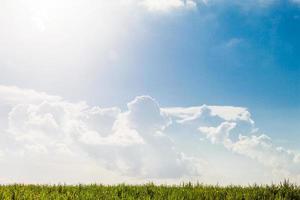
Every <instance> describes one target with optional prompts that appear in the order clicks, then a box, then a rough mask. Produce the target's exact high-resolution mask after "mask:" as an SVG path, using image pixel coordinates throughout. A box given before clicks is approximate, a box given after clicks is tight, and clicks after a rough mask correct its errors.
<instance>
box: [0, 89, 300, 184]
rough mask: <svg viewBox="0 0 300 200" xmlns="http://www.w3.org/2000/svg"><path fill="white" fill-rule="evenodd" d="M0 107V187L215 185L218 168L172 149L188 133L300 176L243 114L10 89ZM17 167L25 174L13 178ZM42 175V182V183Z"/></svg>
mask: <svg viewBox="0 0 300 200" xmlns="http://www.w3.org/2000/svg"><path fill="white" fill-rule="evenodd" d="M0 104H1V105H2V106H4V107H7V108H8V109H3V110H1V111H0V112H1V113H0V114H1V116H6V118H7V123H6V126H5V127H4V128H3V127H0V128H1V129H0V164H1V166H3V171H2V172H0V176H3V177H5V180H11V181H17V182H20V181H25V182H29V181H31V182H37V181H39V182H41V183H45V182H47V181H52V182H74V181H75V182H76V180H77V182H84V181H97V177H98V178H99V177H101V180H102V181H105V182H106V183H115V182H119V181H127V182H129V181H146V180H151V181H153V180H157V181H163V180H165V181H167V180H168V181H172V182H174V181H180V180H197V181H199V180H200V181H201V180H202V181H208V182H209V181H212V180H215V181H216V182H220V181H219V179H220V177H222V176H224V174H219V175H218V177H216V173H217V171H220V168H219V167H220V166H212V163H210V162H209V161H208V160H207V159H205V158H204V157H203V155H202V153H201V152H194V153H192V154H191V153H186V152H185V148H183V149H182V148H181V147H180V145H179V143H178V140H177V142H175V140H176V137H177V136H176V135H178V134H179V133H184V134H185V135H184V138H185V140H186V141H189V142H188V143H189V144H191V142H192V141H190V140H193V135H192V134H193V131H195V132H198V133H199V132H200V133H201V134H202V135H203V136H205V138H207V140H208V141H210V142H211V143H213V144H215V145H217V144H222V145H224V147H225V148H226V149H228V150H229V151H228V153H230V152H231V153H232V152H233V153H235V154H238V155H242V156H245V157H246V158H250V159H252V160H253V161H255V162H257V163H259V165H262V166H264V167H266V168H267V169H269V170H271V172H272V173H273V177H280V178H291V180H297V178H299V175H300V171H299V169H300V168H299V165H300V155H299V154H296V153H294V152H292V151H290V150H287V149H284V148H282V147H276V146H275V145H274V144H273V143H272V140H271V139H270V138H268V137H267V136H265V135H258V136H257V129H256V128H255V125H254V121H253V120H252V119H251V115H250V112H249V111H248V110H247V109H246V108H242V107H231V106H207V105H202V106H198V107H187V108H183V107H175V108H161V107H160V106H159V104H158V102H157V101H156V100H155V99H153V98H152V97H150V96H139V97H136V98H135V99H134V100H132V101H131V102H129V103H128V104H127V109H126V110H125V111H123V110H121V109H120V108H118V107H111V108H101V107H97V106H96V107H91V106H89V105H87V104H86V103H84V102H79V103H72V102H68V101H66V100H64V99H63V98H62V97H58V96H51V95H48V94H46V93H40V92H36V91H34V90H26V89H20V88H17V87H9V86H0ZM5 111H7V112H6V113H5ZM181 131H182V132H181ZM198 138H199V137H198ZM179 142H180V141H179ZM202 143H203V141H202ZM199 145H201V142H200V140H199ZM187 148H188V149H190V150H193V149H194V147H187ZM207 156H212V155H207ZM210 159H218V158H217V157H216V158H210ZM17 165H18V166H20V165H21V166H23V167H22V169H24V170H19V171H18V173H16V174H15V173H14V171H12V170H13V169H14V166H17ZM82 169H84V170H82ZM15 170H17V169H15ZM74 170H78V172H76V173H77V174H76V176H74V173H75V172H74ZM240 170H242V169H240ZM221 171H222V170H221ZM242 171H243V170H242ZM1 173H3V174H1ZM43 173H44V174H45V173H47V174H48V176H46V177H44V178H42V177H43V176H42V174H43ZM57 173H58V174H60V173H63V174H61V176H59V175H58V174H57ZM232 173H233V174H234V173H235V171H234V170H233V171H232ZM244 173H247V172H246V171H244ZM106 175H107V176H106ZM24 177H25V180H24ZM90 177H95V179H91V178H90ZM112 177H113V178H112ZM125 177H126V178H125ZM295 177H296V178H295ZM122 178H123V179H122ZM293 178H294V179H293ZM228 182H230V180H228Z"/></svg>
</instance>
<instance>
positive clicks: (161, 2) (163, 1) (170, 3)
mask: <svg viewBox="0 0 300 200" xmlns="http://www.w3.org/2000/svg"><path fill="white" fill-rule="evenodd" d="M140 5H142V6H144V7H146V8H147V9H148V10H150V11H162V12H166V11H169V10H173V9H182V8H185V9H194V8H196V7H197V3H196V2H195V1H194V0H142V1H140Z"/></svg>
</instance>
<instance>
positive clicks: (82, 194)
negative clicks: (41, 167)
mask: <svg viewBox="0 0 300 200" xmlns="http://www.w3.org/2000/svg"><path fill="white" fill-rule="evenodd" d="M0 199H24V200H25V199H162V200H167V199H211V200H214V199H251V200H252V199H300V187H299V186H296V185H293V184H288V183H283V184H280V185H270V186H256V185H253V186H247V187H241V186H226V187H220V186H205V185H201V184H197V185H192V184H183V185H180V186H156V185H154V184H147V185H139V186H129V185H116V186H104V185H77V186H67V185H56V186H47V185H6V186H4V185H3V186H0Z"/></svg>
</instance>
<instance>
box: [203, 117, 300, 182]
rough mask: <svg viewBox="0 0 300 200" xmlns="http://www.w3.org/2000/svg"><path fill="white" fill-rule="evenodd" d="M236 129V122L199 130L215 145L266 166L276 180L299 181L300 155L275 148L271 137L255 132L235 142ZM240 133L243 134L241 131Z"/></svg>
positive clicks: (240, 136)
mask: <svg viewBox="0 0 300 200" xmlns="http://www.w3.org/2000/svg"><path fill="white" fill-rule="evenodd" d="M236 128H237V123H236V122H222V123H221V124H220V125H218V126H216V127H199V129H198V130H199V131H200V133H201V134H204V135H205V136H206V138H207V139H209V140H210V141H211V142H212V143H213V144H223V145H224V147H225V148H227V149H228V150H230V151H232V152H234V153H237V154H240V155H243V156H246V157H249V158H251V159H253V160H256V161H258V162H259V163H261V164H262V165H264V166H266V167H267V168H268V169H270V170H271V171H272V173H273V175H274V177H275V178H274V179H277V180H282V179H284V178H289V179H290V180H293V181H298V180H299V177H300V162H299V156H300V154H297V153H295V152H293V151H291V150H288V149H285V148H283V147H277V146H275V145H274V144H273V142H272V140H271V138H270V137H268V136H266V135H264V134H263V135H257V132H255V130H254V131H253V133H251V132H250V133H247V134H251V135H249V136H247V135H242V134H240V135H239V137H238V139H237V140H234V139H233V138H232V135H231V134H232V133H233V131H234V129H236ZM239 132H240V133H241V131H239ZM254 133H256V134H254Z"/></svg>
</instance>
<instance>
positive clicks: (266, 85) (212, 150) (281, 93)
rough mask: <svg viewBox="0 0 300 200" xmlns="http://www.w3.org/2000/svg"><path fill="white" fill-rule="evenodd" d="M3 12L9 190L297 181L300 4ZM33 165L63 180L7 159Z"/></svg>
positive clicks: (0, 126) (2, 91) (66, 5)
mask: <svg viewBox="0 0 300 200" xmlns="http://www.w3.org/2000/svg"><path fill="white" fill-rule="evenodd" d="M0 13H1V14H0V27H1V29H2V30H5V31H3V32H1V33H0V44H1V47H0V53H1V54H0V70H1V72H2V73H0V119H1V123H0V132H1V133H4V134H2V136H3V137H4V135H10V136H9V137H8V138H9V139H8V138H6V136H5V138H2V141H5V142H2V143H1V142H0V145H1V146H0V162H1V155H4V157H3V158H2V161H6V163H8V164H7V166H6V167H7V168H5V169H3V173H6V174H9V176H6V177H5V178H6V180H7V182H16V181H17V182H19V181H20V180H21V181H22V180H23V181H24V180H25V182H26V181H27V182H43V183H44V182H62V181H66V182H72V183H73V182H81V181H82V182H89V181H97V179H91V176H93V177H96V178H97V177H102V176H104V175H103V174H106V176H104V177H106V178H104V179H105V182H108V183H115V182H120V181H123V182H124V181H125V182H140V181H145V180H155V181H170V179H171V180H172V181H171V182H174V181H175V182H176V181H177V182H178V181H179V180H182V179H179V178H183V180H199V177H201V178H200V180H202V181H204V182H208V183H216V182H220V183H225V184H227V183H249V182H270V181H273V180H275V181H276V180H279V179H280V178H283V177H284V178H286V177H294V179H293V180H295V181H296V182H298V181H299V180H300V172H299V170H298V169H299V166H300V164H299V163H300V156H299V152H300V148H299V144H298V142H297V141H299V140H300V136H299V130H300V124H299V121H300V78H299V77H300V58H299V56H298V55H299V53H298V52H299V51H300V39H299V35H300V2H299V1H297V0H288V1H280V0H278V1H276V0H254V1H250V0H245V1H230V2H228V1H223V0H206V1H204V0H203V1H200V0H186V1H183V0H153V1H149V0H127V1H125V0H113V1H111V2H106V1H95V0H89V1H83V0H78V1H76V2H74V1H71V0H63V1H58V0H54V1H52V2H47V1H46V0H42V1H37V0H31V1H26V2H23V1H20V0H15V1H6V0H4V1H3V2H1V3H0ZM53 95H56V96H53ZM141 95H144V96H141ZM78 102H85V103H81V104H80V103H79V104H78ZM206 105H208V106H206ZM98 106H99V107H98ZM210 106H212V107H210ZM213 106H219V107H213ZM225 106H230V107H225ZM112 107H113V108H112ZM174 107H180V108H174ZM106 108H107V109H106ZM41 113H42V114H41ZM98 115H99V116H98ZM94 117H95V119H94ZM88 119H89V120H90V121H89V120H88ZM121 130H124V131H123V132H122V131H121ZM77 131H78V133H77ZM53 132H57V133H59V134H61V135H60V136H56V135H55V136H53V135H52V134H53ZM154 133H155V134H154ZM76 134H77V135H76ZM151 134H153V135H151ZM156 134H158V135H160V134H161V135H160V136H157V135H156ZM62 135H63V136H62ZM149 135H151V136H149ZM228 135H230V136H232V137H229V136H228ZM238 135H241V137H240V138H238ZM265 135H267V136H268V137H267V136H265ZM2 136H0V137H2ZM160 137H161V138H160ZM169 137H170V141H169ZM124 138H125V139H124ZM47 140H51V141H52V142H51V144H47V143H44V141H47ZM172 142H174V143H172ZM14 145H15V146H14ZM128 145H129V146H130V145H132V146H130V147H128V148H127V146H128ZM143 145H145V146H143ZM156 145H158V147H157V150H156V149H151V148H152V147H156ZM16 146H18V148H17V147H16ZM62 146H63V147H64V148H63V150H61V149H60V148H62ZM124 146H126V148H125V150H124V152H123V151H122V148H123V147H124ZM1 147H2V148H1ZM173 147H175V148H177V149H178V151H176V152H173ZM279 147H280V148H279ZM140 148H141V149H140ZM281 148H282V149H283V150H281ZM53 149H59V150H61V151H59V152H57V151H56V150H55V151H54V150H53ZM171 149H172V150H171ZM62 151H63V152H64V153H65V152H69V153H70V154H71V155H72V156H75V157H76V159H78V162H79V161H82V162H83V163H85V162H86V163H88V164H89V166H90V167H87V166H85V165H83V166H82V164H78V163H77V164H76V166H75V167H74V168H72V169H70V167H71V166H68V165H64V164H63V163H62V162H61V160H64V159H66V160H67V159H69V160H70V162H73V160H72V159H74V157H72V156H70V155H69V154H68V155H65V154H64V153H61V152H62ZM133 151H134V153H133ZM156 151H157V152H156ZM160 151H161V152H160ZM290 151H291V152H294V153H290ZM16 152H18V153H19V152H28V156H26V158H27V157H28V160H27V159H24V158H16V157H15V155H19V154H18V153H16ZM37 152H38V153H37ZM99 152H107V153H111V152H115V154H116V155H115V157H114V156H112V157H113V158H107V157H106V155H105V154H101V153H99ZM136 152H138V154H136ZM43 153H44V154H43ZM181 153H182V154H181ZM40 154H41V155H43V156H44V158H45V159H46V161H45V163H47V162H50V161H53V159H54V160H55V162H57V165H58V166H61V167H62V168H63V169H66V170H67V171H68V170H69V171H70V173H66V174H65V176H62V177H61V179H60V177H59V176H58V175H57V177H55V176H54V177H50V176H49V177H46V178H45V179H43V178H35V177H38V174H37V173H41V174H42V172H44V171H43V170H45V171H49V170H51V169H52V168H51V167H49V166H51V165H47V164H45V166H43V167H41V171H39V172H36V171H34V170H32V171H30V170H29V171H25V172H20V173H19V174H18V175H17V176H14V175H10V174H13V173H12V171H11V166H10V162H8V160H9V161H11V162H12V163H13V164H14V163H17V160H18V159H20V160H22V159H24V161H23V160H22V161H23V165H24V168H25V169H26V167H28V168H33V169H34V166H32V164H31V163H35V162H32V161H30V159H33V160H37V159H38V158H39V156H41V155H40ZM45 154H47V155H48V154H49V155H56V156H57V157H55V158H53V157H51V156H48V157H47V156H45ZM161 154H162V155H161ZM276 154H280V155H281V154H282V156H281V157H280V158H279V157H276ZM86 155H88V156H87V157H85V156H86ZM120 155H122V156H121V158H122V159H121V158H120V157H119V156H120ZM145 155H146V156H149V157H152V158H153V159H154V160H155V162H154V163H159V162H161V164H158V165H157V166H153V167H151V163H147V162H146V163H144V162H145V161H144V160H143V159H142V158H143V156H145ZM163 155H166V157H170V159H166V161H165V162H163V161H164V159H165V158H164V157H163ZM178 155H185V156H183V157H180V156H179V157H180V159H179V158H178ZM43 156H42V157H43ZM189 156H191V157H189ZM133 157H135V158H134V159H133ZM136 157H138V158H141V159H140V160H139V159H137V160H136ZM269 157H271V158H272V159H271V160H270V161H268V159H267V158H269ZM173 158H174V159H173ZM56 159H57V160H56ZM60 159H61V160H60ZM172 159H173V160H172ZM178 159H179V160H181V161H182V163H183V164H182V165H181V164H180V165H178V166H177V164H178V163H177V164H174V162H175V161H174V160H178ZM191 160H192V161H193V162H191ZM224 160H231V161H232V165H231V164H228V165H227V166H226V167H224V168H218V167H217V166H219V165H220V163H223V161H224ZM265 160H267V161H265ZM274 160H275V161H276V163H277V164H278V163H279V164H278V166H280V167H279V168H278V167H277V164H276V163H275V161H274ZM282 160H284V161H286V162H284V163H287V165H288V166H285V164H282V163H283V162H282ZM27 162H28V163H27ZM110 162H111V163H112V164H111V165H109V164H107V163H110ZM191 163H193V164H191ZM195 163H197V165H196V164H195ZM230 163H231V162H230ZM35 164H36V165H38V164H37V163H35ZM170 165H172V166H176V167H174V169H173V168H172V169H171V170H170V171H168V170H166V168H168V166H170ZM107 166H109V167H107ZM146 166H147V167H146ZM149 166H150V167H149ZM199 166H200V167H199ZM247 166H253V169H251V170H252V171H251V172H249V174H248V175H246V172H247V170H246V171H245V168H246V167H247ZM76 167H78V168H81V167H85V169H86V170H85V172H84V173H82V174H79V175H78V176H77V177H73V176H72V174H71V172H72V170H73V171H76V169H77V168H76ZM232 167H235V168H236V169H235V172H232V171H230V169H231V168H232ZM110 168H113V169H112V170H108V169H110ZM209 168H212V169H215V170H216V171H210V170H208V169H209ZM254 168H255V169H254ZM106 170H108V171H106ZM0 171H1V170H0ZM199 171H200V173H198V172H199ZM203 171H204V172H205V173H203ZM247 173H248V172H247ZM120 174H121V175H120ZM133 174H138V175H139V176H138V177H136V176H134V175H133ZM212 174H219V175H220V176H219V177H218V176H217V177H216V176H213V175H212ZM226 174H227V175H226ZM0 175H1V174H0ZM230 176H231V177H230ZM243 176H245V180H241V179H240V178H239V177H243ZM111 177H114V178H111ZM295 177H296V178H295Z"/></svg>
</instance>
